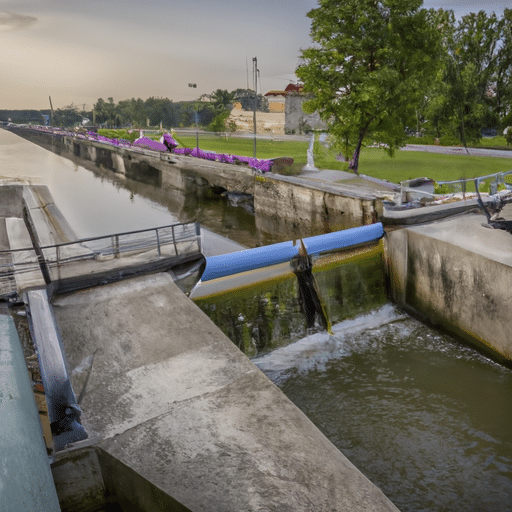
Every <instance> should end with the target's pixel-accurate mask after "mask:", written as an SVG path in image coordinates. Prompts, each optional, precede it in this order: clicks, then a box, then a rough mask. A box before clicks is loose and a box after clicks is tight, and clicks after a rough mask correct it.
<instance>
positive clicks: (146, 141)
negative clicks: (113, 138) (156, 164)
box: [133, 137, 168, 151]
mask: <svg viewBox="0 0 512 512" xmlns="http://www.w3.org/2000/svg"><path fill="white" fill-rule="evenodd" d="M133 145H134V146H139V147H142V148H146V149H152V150H153V151H168V149H167V146H165V145H164V144H162V143H161V142H157V141H156V140H152V139H150V138H148V137H141V138H139V139H136V140H135V141H134V142H133Z"/></svg>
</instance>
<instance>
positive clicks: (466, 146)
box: [460, 109, 469, 155]
mask: <svg viewBox="0 0 512 512" xmlns="http://www.w3.org/2000/svg"><path fill="white" fill-rule="evenodd" d="M460 135H461V139H462V144H463V145H464V149H465V150H466V153H467V154H468V155H469V149H468V145H467V143H466V130H465V128H464V112H463V110H462V109H461V110H460Z"/></svg>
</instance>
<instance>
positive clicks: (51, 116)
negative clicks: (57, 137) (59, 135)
mask: <svg viewBox="0 0 512 512" xmlns="http://www.w3.org/2000/svg"><path fill="white" fill-rule="evenodd" d="M48 97H49V98H50V125H51V127H52V132H53V105H52V97H51V96H48Z"/></svg>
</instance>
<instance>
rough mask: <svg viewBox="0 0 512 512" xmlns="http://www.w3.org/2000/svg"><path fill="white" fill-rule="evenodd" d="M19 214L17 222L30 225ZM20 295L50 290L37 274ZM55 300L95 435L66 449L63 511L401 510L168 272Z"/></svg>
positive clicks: (61, 462)
mask: <svg viewBox="0 0 512 512" xmlns="http://www.w3.org/2000/svg"><path fill="white" fill-rule="evenodd" d="M14 189H15V190H18V188H17V187H14ZM17 197H21V196H19V194H18V193H16V194H13V198H14V199H16V198H17ZM11 205H12V206H13V209H9V211H7V210H6V211H3V212H2V213H3V215H4V219H5V220H6V221H8V222H7V224H10V221H9V219H12V218H20V217H19V216H18V217H16V216H17V215H19V214H20V208H19V207H18V206H17V201H15V200H14V201H12V202H11ZM28 214H29V215H30V210H29V212H28ZM38 214H39V216H40V219H41V218H42V217H43V215H44V208H42V209H38ZM22 222H23V220H22ZM34 225H35V227H36V230H37V229H39V231H38V237H39V238H44V237H45V236H56V237H57V238H58V236H59V235H58V234H57V233H58V232H59V230H56V231H53V232H52V233H53V234H51V235H50V234H49V233H43V231H44V230H45V229H46V228H47V226H48V223H47V222H39V221H36V222H35V223H34ZM14 240H17V242H18V244H19V243H21V242H20V240H18V239H17V237H16V236H15V232H13V231H10V235H9V236H8V237H7V239H4V243H8V244H9V247H12V246H13V245H14ZM57 241H58V240H54V242H57ZM34 272H35V271H34ZM16 287H17V290H18V296H19V297H22V296H24V295H25V294H27V295H30V294H31V293H32V292H33V291H37V292H38V293H44V294H46V293H48V292H47V288H46V285H45V284H44V280H42V281H41V280H40V281H37V280H35V279H34V278H33V279H32V280H31V281H27V280H22V281H17V282H16ZM49 299H50V302H49V307H50V308H51V310H52V311H53V316H54V318H55V321H56V322H55V327H56V329H57V330H58V335H59V337H60V342H59V344H60V345H61V350H62V357H63V361H65V366H66V368H67V374H68V375H69V383H70V385H71V386H72V389H73V390H74V393H75V395H76V396H77V397H78V398H77V402H79V407H80V411H81V417H80V422H81V425H82V426H83V428H84V430H85V432H86V433H87V438H86V439H85V440H82V441H80V440H77V441H74V442H72V444H71V445H69V446H68V447H67V448H65V449H60V450H57V451H55V452H54V453H53V458H54V461H53V463H52V472H53V483H54V485H55V490H56V493H57V495H58V498H59V502H60V507H61V509H62V510H73V511H77V510H78V511H84V512H86V511H89V510H91V511H92V510H98V508H100V507H105V506H112V507H113V506H117V507H120V509H122V510H140V511H145V510H192V511H195V510H211V511H218V510H225V511H229V510H233V511H240V510H261V509H265V510H279V511H281V510H290V511H297V510H311V508H312V507H313V508H314V509H315V510H375V511H377V510H379V511H380V510H397V509H396V507H394V506H393V504H392V503H391V502H390V501H389V500H388V499H387V498H386V497H385V496H384V494H383V493H382V492H381V491H380V490H379V489H378V488H377V487H376V486H375V485H373V484H372V483H371V482H370V481H369V480H368V479H367V478H366V477H365V476H364V475H363V474H362V473H360V472H359V471H358V470H357V468H355V467H354V466H353V465H352V464H351V463H350V462H349V461H348V460H347V459H346V457H345V456H344V455H343V454H342V453H341V452H339V451H338V450H337V449H336V448H335V447H334V445H332V444H331V443H330V441H328V440H327V439H326V438H325V436H324V435H323V434H322V433H321V432H320V431H319V430H318V429H317V427H315V426H314V425H313V423H312V422H311V421H310V420H309V419H308V418H307V417H306V416H305V415H304V414H303V413H302V412H300V410H299V409H298V408H297V407H296V406H295V405H293V404H292V403H291V402H290V401H289V400H288V399H287V398H286V397H285V395H284V394H283V393H282V392H281V391H280V390H279V389H278V388H277V387H276V386H275V385H274V384H272V383H271V382H270V381H269V380H268V379H267V378H266V377H265V376H264V374H263V373H261V371H260V370H258V369H257V368H256V366H255V365H254V364H253V363H252V362H251V361H250V360H249V359H247V357H246V356H245V355H244V354H243V353H241V352H240V351H239V350H238V349H237V348H236V347H235V346H234V345H233V343H232V342H231V341H230V340H229V339H228V338H227V337H226V336H225V335H224V334H223V333H222V332H221V331H220V330H219V329H218V328H217V327H216V326H215V325H214V324H213V323H212V322H211V320H210V319H209V318H208V317H207V316H206V315H205V314H204V313H202V312H201V311H200V310H199V308H198V307H197V306H195V305H194V304H193V303H192V302H191V301H190V299H188V298H187V297H186V295H185V294H184V293H183V292H182V291H181V290H180V289H179V288H178V287H177V285H176V284H175V283H174V280H173V278H172V277H171V276H170V275H169V274H167V273H156V274H152V275H149V276H139V277H130V278H128V279H123V280H122V281H119V282H115V283H110V284H106V285H104V286H95V287H89V288H87V289H83V290H81V291H75V292H70V293H64V294H60V295H55V296H53V297H52V296H51V295H49ZM28 303H29V304H28V307H29V316H30V307H31V306H30V301H28ZM22 310H23V305H22V304H13V305H12V307H11V308H10V309H9V310H7V311H6V313H10V312H16V311H22ZM34 318H35V317H34ZM20 322H21V324H20V328H21V329H22V330H23V317H20V319H19V320H18V323H20ZM53 350H58V349H57V345H54V349H53ZM40 362H41V359H40ZM3 400H4V397H3V396H2V403H3ZM49 405H50V404H49ZM12 440H13V439H12V438H9V437H6V436H3V437H2V443H10V442H12ZM41 440H42V434H40V435H39V436H36V438H35V439H33V440H32V441H31V442H32V443H33V446H32V448H31V449H33V450H35V449H36V446H37V445H39V446H40V445H41ZM16 478H18V479H20V478H21V480H23V478H22V476H21V475H19V476H18V477H15V476H13V479H14V480H16ZM21 480H18V482H21ZM45 485H47V486H48V493H50V494H51V493H54V492H55V490H52V486H51V483H48V482H46V483H45ZM2 502H3V503H4V501H2ZM7 510H9V509H7ZM16 510H17V511H19V510H23V509H20V508H19V507H18V508H16ZM27 510H28V509H27ZM30 510H32V509H30Z"/></svg>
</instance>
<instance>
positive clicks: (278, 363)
mask: <svg viewBox="0 0 512 512" xmlns="http://www.w3.org/2000/svg"><path fill="white" fill-rule="evenodd" d="M407 318H409V317H408V316H407V315H405V314H404V313H402V312H401V311H400V310H399V309H398V308H397V307H396V306H394V305H393V304H386V305H384V306H382V307H381V308H379V309H376V310H374V311H372V312H370V313H367V314H364V315H360V316H358V317H356V318H352V319H350V320H345V321H343V322H340V323H339V324H336V325H334V326H333V327H332V332H333V334H332V335H330V334H328V333H327V332H325V331H324V332H320V333H315V334H312V335H310V336H306V337H305V338H302V339H300V340H298V341H296V342H294V343H291V344H290V345H287V346H285V347H281V348H278V349H276V350H274V351H273V352H271V353H269V354H265V355H263V356H260V357H255V358H254V359H252V361H253V363H254V364H256V366H258V368H259V369H260V370H262V371H264V372H268V373H270V372H272V373H274V372H284V371H286V370H291V369H292V368H294V369H297V370H299V371H308V370H310V369H312V368H317V367H321V366H323V365H324V364H325V363H326V362H327V361H329V360H331V359H335V358H340V357H344V356H347V355H349V354H351V353H352V352H353V350H354V346H352V344H351V343H348V342H347V341H348V340H351V339H353V338H354V337H356V336H358V335H360V334H361V333H363V332H365V331H367V330H373V329H378V328H379V327H382V326H384V325H387V324H390V323H392V322H396V321H399V320H405V319H407Z"/></svg>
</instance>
